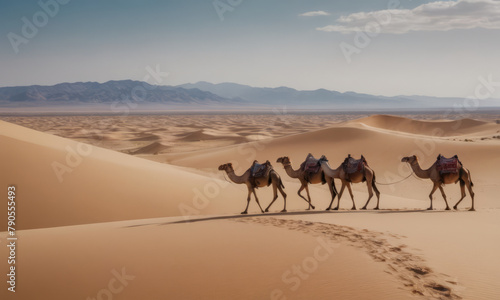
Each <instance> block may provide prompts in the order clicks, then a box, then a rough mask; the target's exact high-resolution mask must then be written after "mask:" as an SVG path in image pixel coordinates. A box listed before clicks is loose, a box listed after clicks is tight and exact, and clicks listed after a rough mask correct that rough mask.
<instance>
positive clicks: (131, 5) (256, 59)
mask: <svg viewBox="0 0 500 300" xmlns="http://www.w3.org/2000/svg"><path fill="white" fill-rule="evenodd" d="M499 37H500V1H496V0H457V1H420V0H382V1H381V0H362V1H361V0H360V1H355V0H345V1H344V0H342V1H332V0H215V1H214V0H174V1H160V0H107V1H102V0H37V1H34V0H22V1H8V0H0V86H19V85H33V84H39V85H52V84H57V83H61V82H78V81H96V82H106V81H108V80H123V79H133V80H145V81H147V82H149V83H152V84H162V85H178V84H183V83H189V82H191V83H194V82H198V81H208V82H213V83H220V82H235V83H240V84H247V85H251V86H257V87H278V86H288V87H291V88H295V89H301V90H313V89H319V88H325V89H329V90H336V91H340V92H346V91H354V92H358V93H367V94H374V95H385V96H396V95H427V96H440V97H468V96H472V95H473V94H474V92H475V90H476V89H477V87H478V85H479V84H481V82H483V81H484V79H485V78H486V79H487V78H490V79H489V80H490V81H491V82H493V83H492V84H490V88H492V87H491V86H493V88H492V89H494V95H493V96H496V97H499V96H500V68H499V66H500V55H499V53H500V38H499ZM151 70H157V71H160V72H161V74H163V75H162V76H154V75H151ZM167 73H168V76H167V75H166V74H167ZM495 83H496V84H495Z"/></svg>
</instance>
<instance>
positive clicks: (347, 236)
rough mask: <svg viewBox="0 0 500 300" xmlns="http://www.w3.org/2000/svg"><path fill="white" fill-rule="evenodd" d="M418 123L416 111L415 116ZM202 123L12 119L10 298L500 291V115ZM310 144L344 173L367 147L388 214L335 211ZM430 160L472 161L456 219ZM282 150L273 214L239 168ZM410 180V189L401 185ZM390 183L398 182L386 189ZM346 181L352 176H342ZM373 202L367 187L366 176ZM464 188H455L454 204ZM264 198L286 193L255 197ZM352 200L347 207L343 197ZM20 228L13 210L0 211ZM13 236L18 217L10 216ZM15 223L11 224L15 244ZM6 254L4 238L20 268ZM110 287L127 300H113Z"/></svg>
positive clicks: (8, 147) (420, 295) (7, 128)
mask: <svg viewBox="0 0 500 300" xmlns="http://www.w3.org/2000/svg"><path fill="white" fill-rule="evenodd" d="M410 117H412V118H410ZM471 117H472V118H457V119H455V120H443V119H440V117H439V116H438V115H414V116H405V117H401V116H388V115H373V116H364V115H327V114H325V115H293V114H280V115H278V116H276V115H245V116H242V115H230V114H227V115H190V116H181V115H179V116H159V115H158V116H128V117H116V116H115V117H106V116H93V117H89V116H50V117H2V121H0V145H1V147H0V162H1V167H2V168H1V169H2V171H3V172H2V173H1V174H0V182H1V183H2V186H3V187H4V188H5V187H6V186H8V185H15V186H16V190H17V204H16V205H17V208H16V211H17V223H16V228H17V230H18V231H17V236H18V238H19V240H18V245H19V246H18V250H17V251H18V252H17V256H18V262H17V268H18V270H19V271H18V275H17V290H16V293H15V294H13V293H11V292H8V291H7V289H6V284H5V283H4V288H2V291H1V292H0V295H1V298H2V299H34V298H36V299H78V298H81V299H108V298H109V299H111V298H112V299H285V298H286V299H499V298H500V289H499V288H500V286H499V284H498V282H500V259H499V258H498V253H500V231H499V230H498V229H499V228H500V203H499V202H498V201H497V199H498V195H499V194H500V184H499V183H498V178H499V177H498V174H496V167H499V166H500V156H499V155H498V153H499V150H500V138H499V137H500V125H499V124H497V122H495V121H496V119H495V116H494V115H493V116H492V115H486V116H482V115H475V116H471ZM308 153H312V154H313V155H315V156H316V157H320V156H321V155H326V156H327V157H328V159H329V163H330V165H331V166H332V167H335V168H336V167H337V166H338V165H340V163H341V162H342V161H343V159H344V158H345V157H346V156H347V154H351V155H352V156H354V157H359V156H360V155H361V154H363V155H364V156H365V157H366V159H367V161H368V164H369V165H370V167H371V168H372V169H373V170H374V171H375V173H376V176H377V182H378V187H379V189H380V191H381V193H382V195H381V200H380V207H381V210H379V211H375V210H372V208H373V207H375V201H376V199H372V202H371V203H370V204H369V205H368V210H367V211H351V210H349V209H350V207H351V200H350V197H349V194H348V193H347V192H346V193H344V195H343V197H342V200H341V204H340V207H341V210H339V211H325V210H324V209H325V208H326V207H327V206H328V204H329V202H330V197H329V192H328V189H327V187H326V186H322V185H312V186H310V191H311V197H312V202H313V204H314V205H315V206H316V210H314V211H306V210H305V208H307V204H306V203H305V202H304V201H303V200H302V199H300V198H299V197H298V195H297V194H296V191H297V190H298V188H299V182H298V181H297V180H296V179H292V178H290V177H288V175H287V174H286V173H285V171H284V170H283V167H282V166H281V165H280V164H277V163H276V159H277V158H278V157H280V156H285V155H286V156H289V157H290V158H291V160H292V166H293V167H294V168H298V166H299V164H300V163H301V162H302V161H303V160H304V158H305V157H306V155H307V154H308ZM413 154H415V155H417V156H418V157H419V160H420V163H421V165H422V166H423V168H427V167H429V166H430V165H432V163H433V162H434V160H435V159H436V156H437V155H438V154H443V155H445V156H452V155H455V154H457V155H458V156H459V158H460V160H461V161H462V162H463V164H464V166H465V167H466V168H468V169H469V170H470V171H471V175H472V180H473V182H474V185H475V186H474V192H475V199H476V210H477V211H476V212H469V211H467V209H468V208H470V205H471V200H470V196H469V195H467V198H466V199H465V200H464V201H463V202H462V203H461V205H460V206H459V210H458V211H444V207H445V205H444V201H443V199H442V198H441V195H440V194H439V192H437V193H435V194H434V208H435V210H433V211H427V210H425V209H426V208H427V207H428V206H429V198H428V194H429V192H430V190H431V187H432V184H431V182H430V181H429V180H421V179H418V178H415V177H413V176H411V177H409V178H408V179H406V180H403V179H404V178H406V177H407V176H408V175H409V174H410V173H411V171H410V169H409V168H408V166H407V165H406V164H404V163H401V158H402V157H404V156H409V155H413ZM255 159H257V160H259V161H261V162H263V161H265V160H270V161H271V162H272V163H273V166H274V168H275V170H276V171H277V172H278V173H279V174H280V176H281V178H282V180H283V182H284V185H285V187H286V189H285V190H286V192H287V194H288V197H287V208H288V213H279V211H280V210H281V209H282V208H283V199H282V198H281V197H280V198H278V200H277V201H276V202H275V204H274V205H273V206H272V207H271V209H270V213H268V214H260V213H259V209H258V207H257V205H256V203H255V201H254V200H252V201H251V203H250V209H249V213H250V214H249V215H240V214H239V213H240V212H241V211H243V209H244V207H245V205H246V194H247V190H246V187H245V186H243V185H236V184H233V183H230V182H228V181H227V178H226V177H224V175H223V174H222V173H221V172H220V171H217V167H218V166H219V165H220V164H223V163H227V162H231V163H233V165H234V166H235V170H236V174H241V173H243V172H244V171H245V170H246V169H247V168H248V167H249V166H250V164H251V162H252V161H253V160H255ZM400 180H403V181H402V182H400V183H397V184H394V185H391V184H390V183H393V182H397V181H400ZM386 184H387V185H386ZM336 186H337V188H338V189H339V188H340V182H339V181H336ZM353 189H354V197H355V201H356V204H357V206H358V207H361V206H362V205H364V203H365V202H366V199H367V189H366V185H365V184H361V183H360V184H355V185H353ZM459 190H460V189H459V185H458V184H456V185H446V186H445V191H446V193H447V196H448V201H449V203H450V205H451V206H453V205H454V204H455V203H456V201H457V200H458V199H459V197H460V192H459ZM257 193H258V195H259V197H260V200H261V203H262V205H263V206H267V205H268V204H269V202H270V200H271V196H272V191H271V189H270V188H262V189H259V190H258V191H257ZM336 201H337V200H336ZM0 215H1V216H2V217H1V218H0V222H1V223H2V224H6V223H7V219H6V215H7V207H6V205H2V206H1V207H0ZM2 228H4V229H2V230H5V226H4V225H2ZM6 238H7V232H5V231H3V232H0V240H1V241H2V243H4V242H6ZM7 256H8V249H7V247H5V246H4V247H1V248H0V258H1V260H2V262H1V263H0V265H1V266H2V270H7V268H8V266H7V259H6V258H7ZM110 297H111V298H110Z"/></svg>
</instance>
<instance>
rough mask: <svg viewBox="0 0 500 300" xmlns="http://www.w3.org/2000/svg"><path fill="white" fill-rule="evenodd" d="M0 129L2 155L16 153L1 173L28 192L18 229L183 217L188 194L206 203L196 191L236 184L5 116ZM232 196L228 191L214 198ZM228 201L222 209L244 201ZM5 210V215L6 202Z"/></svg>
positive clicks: (22, 195) (22, 192) (6, 181)
mask: <svg viewBox="0 0 500 300" xmlns="http://www.w3.org/2000/svg"><path fill="white" fill-rule="evenodd" d="M0 130H1V132H2V136H0V140H1V144H2V147H1V149H0V157H3V158H9V159H7V160H5V159H4V160H3V163H2V168H3V169H4V170H9V172H2V174H1V175H0V182H2V183H4V184H15V185H16V186H17V189H18V193H19V198H20V199H23V200H22V201H19V210H21V211H23V214H22V219H21V220H20V223H19V227H18V228H19V229H28V228H41V227H53V226H63V225H73V224H84V223H94V222H106V221H116V220H127V219H139V218H151V217H160V216H177V215H182V211H181V210H180V208H179V204H180V203H182V202H183V201H185V202H186V203H188V204H189V205H190V206H191V207H193V201H200V203H201V204H198V205H199V206H200V207H201V206H204V205H205V204H204V203H203V201H204V200H203V199H205V198H204V196H199V195H198V194H197V193H201V194H203V191H204V188H207V187H208V188H210V187H213V186H215V187H217V188H220V187H221V186H224V188H225V190H227V191H231V190H233V189H234V187H233V186H228V185H227V183H226V182H222V181H220V180H219V179H214V178H209V177H205V176H200V175H197V174H193V173H190V172H187V171H185V170H183V169H180V168H178V167H174V166H169V165H165V164H158V163H155V162H151V161H148V160H144V159H140V158H135V157H133V156H130V155H126V154H122V153H118V152H115V151H111V150H106V149H102V148H99V147H91V146H89V145H87V144H82V143H77V142H75V141H71V140H68V139H64V138H60V137H56V136H52V135H48V134H44V133H40V132H37V131H34V130H30V129H26V128H23V127H20V126H16V125H12V124H9V123H6V122H0ZM55 169H56V170H57V171H55ZM58 174H59V175H58ZM200 191H201V192H200ZM235 191H236V190H235ZM198 198H200V199H198ZM201 198H203V199H201ZM227 198H229V197H225V196H224V195H222V197H221V199H220V200H219V199H217V200H214V201H212V202H211V203H210V204H211V206H212V205H216V204H214V203H218V202H220V201H223V200H222V199H224V200H227ZM221 203H222V202H221ZM223 203H224V205H221V206H220V210H219V211H220V212H226V213H228V212H234V211H237V210H239V208H236V207H240V206H241V205H236V204H237V203H235V202H234V201H229V200H227V201H224V202H223ZM238 204H240V203H238ZM206 206H207V208H208V211H210V207H211V206H209V205H208V204H206ZM204 208H205V207H204ZM192 210H193V213H195V212H196V208H192ZM0 212H2V213H3V214H4V215H6V206H3V207H2V208H1V209H0Z"/></svg>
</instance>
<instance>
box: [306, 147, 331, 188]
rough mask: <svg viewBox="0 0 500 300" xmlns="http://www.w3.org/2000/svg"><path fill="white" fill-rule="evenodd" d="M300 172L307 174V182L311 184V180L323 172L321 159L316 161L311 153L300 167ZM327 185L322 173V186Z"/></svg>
mask: <svg viewBox="0 0 500 300" xmlns="http://www.w3.org/2000/svg"><path fill="white" fill-rule="evenodd" d="M300 170H302V171H304V172H305V180H306V181H307V182H308V183H311V181H310V178H311V177H312V176H313V175H316V174H317V173H318V172H322V169H321V159H316V158H314V156H313V155H312V154H311V153H309V154H308V155H307V157H306V160H305V161H304V162H303V163H302V164H301V165H300ZM325 183H326V178H325V174H324V173H322V175H321V184H325Z"/></svg>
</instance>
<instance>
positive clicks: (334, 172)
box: [219, 153, 475, 214]
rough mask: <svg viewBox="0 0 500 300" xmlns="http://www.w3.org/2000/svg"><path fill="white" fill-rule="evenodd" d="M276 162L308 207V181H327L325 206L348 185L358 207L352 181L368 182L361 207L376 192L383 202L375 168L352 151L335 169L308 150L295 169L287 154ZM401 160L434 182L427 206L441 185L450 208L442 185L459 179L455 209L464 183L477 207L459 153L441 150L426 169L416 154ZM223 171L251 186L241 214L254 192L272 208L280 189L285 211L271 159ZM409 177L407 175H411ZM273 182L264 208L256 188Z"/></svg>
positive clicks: (284, 194)
mask: <svg viewBox="0 0 500 300" xmlns="http://www.w3.org/2000/svg"><path fill="white" fill-rule="evenodd" d="M276 162H277V163H280V164H282V165H283V168H284V169H285V171H286V173H287V175H288V176H290V177H291V178H294V179H298V180H299V182H300V188H299V190H298V191H297V194H298V195H299V197H300V198H302V199H303V200H304V201H306V202H307V208H306V209H307V210H310V209H311V208H312V209H315V206H314V205H313V204H312V200H311V196H310V194H309V184H320V183H321V184H326V185H327V186H328V189H329V191H330V194H331V201H330V205H328V207H327V208H326V210H338V209H339V206H340V198H342V194H343V192H344V189H345V188H346V187H347V190H348V191H349V194H350V196H351V200H352V208H351V209H352V210H356V203H355V202H354V195H353V193H352V188H351V184H352V183H362V182H366V186H367V189H368V199H367V201H366V203H365V205H364V206H363V207H362V208H361V209H363V210H365V209H366V208H367V206H368V204H369V203H370V200H371V199H372V197H373V194H374V192H375V195H376V196H377V205H376V206H375V208H374V209H375V210H378V209H379V203H380V191H379V190H378V188H377V185H376V179H375V171H373V169H371V168H370V167H369V166H368V162H367V161H366V159H365V158H364V157H363V155H361V158H360V159H354V158H353V157H351V155H350V154H349V155H348V156H347V157H346V158H345V160H344V161H343V162H342V163H341V164H340V165H339V166H338V167H337V168H336V169H332V168H331V167H330V165H329V163H328V159H327V158H326V156H324V155H323V156H321V158H319V159H316V158H314V156H313V155H312V154H311V153H309V154H308V155H307V157H306V159H305V160H304V161H303V162H302V164H301V165H300V167H299V168H298V169H294V168H293V167H292V161H291V160H290V158H289V157H288V156H283V157H280V158H278V159H277V160H276ZM401 162H405V163H408V164H409V165H410V167H411V169H412V173H411V174H410V176H411V175H416V176H417V177H418V178H422V179H430V180H431V181H432V183H433V188H432V190H431V193H430V194H429V198H430V207H429V208H428V210H432V209H433V206H432V195H433V194H434V192H435V191H436V190H437V189H439V190H440V191H441V195H442V196H443V199H444V201H445V203H446V210H450V207H449V205H448V201H447V199H446V194H445V192H444V189H443V185H445V184H451V183H458V182H460V191H461V198H460V200H459V201H458V202H457V203H456V204H455V205H454V206H453V209H455V210H456V209H458V205H459V204H460V203H461V202H462V200H463V199H464V198H465V196H466V193H465V187H467V189H468V191H469V195H470V196H471V198H472V207H471V208H470V209H469V210H470V211H474V210H475V209H474V192H473V191H472V187H473V186H474V184H473V183H472V179H471V175H470V171H469V170H467V169H466V168H464V167H463V165H462V162H461V161H460V160H459V159H458V156H457V155H455V156H453V157H451V158H445V157H444V156H442V155H441V154H440V155H439V156H438V157H437V159H436V162H434V164H433V165H432V166H431V167H430V168H429V169H426V170H423V169H422V168H421V167H420V164H419V162H418V158H417V156H415V155H413V156H408V157H403V158H402V159H401ZM219 170H220V171H225V172H226V174H227V176H228V177H229V179H230V180H231V181H232V182H234V183H237V184H245V185H246V186H247V189H248V195H247V205H246V208H245V210H244V211H243V212H242V214H247V213H248V206H249V204H250V200H251V196H252V194H253V195H254V197H255V201H256V202H257V205H258V206H259V208H260V210H261V212H262V213H264V212H269V208H271V206H272V205H273V203H274V202H275V201H276V199H278V191H279V192H280V194H281V196H282V197H283V202H284V207H283V210H281V212H286V211H287V210H286V196H287V195H286V193H285V191H284V189H285V186H284V185H283V181H282V180H281V177H280V175H279V174H278V173H277V172H276V171H275V170H274V169H273V166H272V165H271V162H270V161H269V160H268V161H266V162H265V163H263V164H259V162H258V161H256V160H255V161H254V162H253V163H252V165H251V166H250V168H249V169H248V170H246V171H245V173H243V174H242V175H241V176H238V175H236V174H235V172H234V169H233V166H232V164H231V163H227V164H223V165H221V166H219ZM410 176H408V177H406V178H405V179H407V178H409V177H410ZM335 179H340V182H341V183H342V187H341V188H340V192H337V189H336V187H335V181H334V180H335ZM270 185H272V188H273V199H272V201H271V203H270V204H269V205H268V206H267V207H266V209H265V210H263V209H262V207H261V205H260V202H259V198H258V197H257V193H256V192H255V190H256V189H257V188H262V187H268V186H270ZM303 190H305V191H306V196H307V198H305V197H304V196H303V195H302V194H301V193H302V191H303ZM337 195H338V200H337V206H336V207H335V208H332V205H333V203H334V200H335V197H336V196H337Z"/></svg>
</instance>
